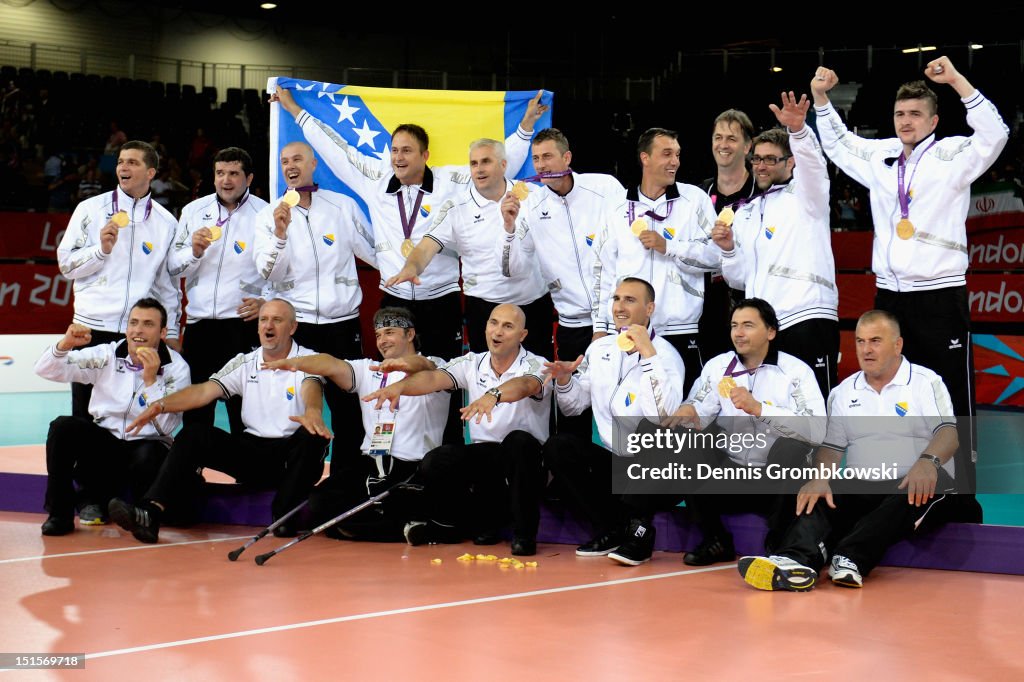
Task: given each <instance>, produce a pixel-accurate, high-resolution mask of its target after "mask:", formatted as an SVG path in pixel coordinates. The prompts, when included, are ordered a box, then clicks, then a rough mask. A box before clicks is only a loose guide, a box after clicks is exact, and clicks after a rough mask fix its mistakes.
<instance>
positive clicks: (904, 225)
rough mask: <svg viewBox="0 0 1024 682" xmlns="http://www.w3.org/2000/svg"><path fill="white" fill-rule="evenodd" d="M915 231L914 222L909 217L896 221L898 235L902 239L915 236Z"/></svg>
mask: <svg viewBox="0 0 1024 682" xmlns="http://www.w3.org/2000/svg"><path fill="white" fill-rule="evenodd" d="M914 231H915V230H914V223H912V222H910V220H908V219H907V218H903V219H902V220H900V221H899V222H898V223H896V236H897V237H899V238H900V239H903V240H907V239H910V238H911V237H913V236H914Z"/></svg>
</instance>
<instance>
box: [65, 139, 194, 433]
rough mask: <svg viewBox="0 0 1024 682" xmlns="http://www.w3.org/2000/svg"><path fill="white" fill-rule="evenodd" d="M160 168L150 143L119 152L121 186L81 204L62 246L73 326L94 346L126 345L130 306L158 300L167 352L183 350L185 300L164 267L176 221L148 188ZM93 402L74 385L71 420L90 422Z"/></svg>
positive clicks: (86, 388) (88, 393)
mask: <svg viewBox="0 0 1024 682" xmlns="http://www.w3.org/2000/svg"><path fill="white" fill-rule="evenodd" d="M159 164H160V158H159V157H158V156H157V153H156V150H154V149H153V147H151V146H150V145H149V144H147V143H146V142H141V141H139V140H132V141H130V142H125V143H124V144H123V145H121V150H120V152H118V157H117V171H116V173H117V187H115V188H114V191H113V192H110V193H107V192H104V193H103V194H98V195H97V196H95V197H92V198H91V199H86V200H85V201H83V202H82V203H80V204H79V205H78V206H77V207H76V208H75V212H74V213H73V214H72V215H71V220H70V221H68V227H67V229H66V230H65V231H64V236H63V237H62V238H61V240H60V244H59V245H58V246H57V264H58V265H59V266H60V274H62V275H64V276H65V277H66V278H68V279H70V280H72V281H73V282H74V291H75V303H74V305H75V316H74V321H75V322H76V323H77V324H80V325H82V326H85V327H88V328H89V330H90V332H91V341H90V342H89V344H88V345H89V346H97V345H100V344H104V343H111V342H114V341H117V340H119V339H121V338H122V335H123V334H124V333H125V332H126V331H127V330H128V317H129V313H130V312H131V308H132V304H133V303H135V301H138V300H139V299H141V298H144V297H147V296H153V297H155V298H156V299H157V300H158V301H159V302H160V304H161V305H163V307H164V309H165V310H166V311H167V315H168V323H167V340H166V343H167V345H169V346H171V347H173V348H178V347H179V345H178V321H179V320H178V308H179V305H178V301H179V299H180V293H179V291H178V287H177V280H176V278H172V277H171V275H170V273H169V272H168V265H167V256H168V252H169V251H170V250H171V245H172V244H173V242H174V233H175V231H176V230H177V222H176V221H175V220H174V216H172V215H171V214H170V213H168V211H167V209H165V208H164V207H163V206H161V205H160V204H158V203H156V202H155V201H153V199H152V196H151V193H150V187H149V184H150V183H151V182H152V181H153V178H154V177H156V169H157V166H159ZM91 395H92V387H91V386H89V385H84V384H80V383H73V384H72V385H71V412H72V414H73V415H74V416H76V417H81V418H83V419H88V418H89V397H90V396H91Z"/></svg>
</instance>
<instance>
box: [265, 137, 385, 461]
mask: <svg viewBox="0 0 1024 682" xmlns="http://www.w3.org/2000/svg"><path fill="white" fill-rule="evenodd" d="M316 165H317V163H316V157H314V155H313V149H312V148H311V147H310V146H309V145H308V144H306V143H305V142H292V143H291V144H288V145H285V147H284V148H283V149H282V150H281V176H282V177H283V178H284V179H285V182H286V183H287V184H288V191H286V192H285V193H284V196H283V197H282V198H281V199H280V200H279V201H277V203H276V204H270V205H269V206H267V207H266V208H264V209H263V210H262V211H260V213H259V215H258V216H257V217H256V240H255V241H256V248H255V252H254V254H253V257H254V258H255V260H256V268H257V271H258V272H259V275H260V277H261V278H262V279H264V280H266V281H267V282H269V283H270V284H271V285H272V286H273V289H274V297H275V298H280V299H283V300H285V301H288V302H289V303H291V304H292V306H294V308H295V314H296V319H297V321H298V329H297V330H296V332H295V340H296V343H300V344H302V345H303V346H304V347H306V348H310V349H312V350H315V351H318V352H321V353H330V354H331V355H333V356H334V357H337V358H360V357H362V356H363V348H362V343H361V341H360V338H359V332H360V327H359V304H360V303H362V301H363V291H362V289H361V288H360V287H359V276H358V274H357V273H356V261H355V256H358V257H359V258H360V259H361V260H363V261H365V262H367V263H369V264H370V265H373V266H376V260H375V254H374V250H373V234H372V232H371V231H370V226H369V221H368V220H367V218H366V216H365V214H364V213H363V212H362V210H360V209H359V207H358V206H357V205H356V202H355V201H353V200H352V199H351V198H349V197H347V196H345V195H344V194H339V193H337V192H331V191H329V190H322V189H319V187H318V186H317V185H316V183H314V182H313V174H314V172H315V170H316ZM325 394H326V398H327V405H328V406H329V407H330V408H331V425H332V427H333V429H334V433H336V434H338V435H337V438H338V439H340V440H342V441H343V446H341V447H343V448H344V449H345V450H352V449H355V448H356V447H358V444H359V442H360V441H362V439H363V435H362V433H361V425H357V426H356V428H352V427H351V424H350V422H349V420H348V416H349V415H350V414H353V413H355V412H356V410H357V406H356V402H355V398H354V397H352V396H347V395H345V394H343V393H342V392H341V389H339V388H338V387H337V386H336V385H334V384H328V385H327V387H326V391H325ZM349 446H351V447H349Z"/></svg>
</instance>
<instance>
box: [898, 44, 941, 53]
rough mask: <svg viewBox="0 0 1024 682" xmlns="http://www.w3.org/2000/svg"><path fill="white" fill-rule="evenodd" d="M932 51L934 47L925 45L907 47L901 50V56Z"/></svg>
mask: <svg viewBox="0 0 1024 682" xmlns="http://www.w3.org/2000/svg"><path fill="white" fill-rule="evenodd" d="M934 49H935V46H934V45H925V46H924V47H908V48H905V49H904V50H903V54H913V53H915V52H931V51H932V50H934Z"/></svg>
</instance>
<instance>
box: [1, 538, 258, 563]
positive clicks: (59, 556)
mask: <svg viewBox="0 0 1024 682" xmlns="http://www.w3.org/2000/svg"><path fill="white" fill-rule="evenodd" d="M251 537H252V536H251V535H231V536H228V537H223V538H207V539H206V540H185V541H184V542H158V543H156V544H153V545H139V546H137V547H111V548H110V549H89V550H85V551H82V552H65V553H64V554H42V555H40V556H24V557H15V558H13V559H0V565H2V564H16V563H19V562H21V561H41V560H43V559H63V558H64V557H71V556H88V555H90V554H107V553H110V552H136V551H138V550H140V549H160V548H161V547H180V546H182V545H199V544H202V543H204V542H223V541H225V540H248V539H249V538H251Z"/></svg>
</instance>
